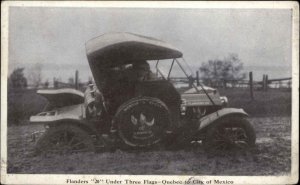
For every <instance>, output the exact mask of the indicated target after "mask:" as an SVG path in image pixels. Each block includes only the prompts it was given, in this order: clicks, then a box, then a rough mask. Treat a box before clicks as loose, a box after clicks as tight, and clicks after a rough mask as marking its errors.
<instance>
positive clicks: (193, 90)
mask: <svg viewBox="0 0 300 185" xmlns="http://www.w3.org/2000/svg"><path fill="white" fill-rule="evenodd" d="M197 88H198V90H199V91H200V93H201V92H203V90H202V88H201V87H200V86H197ZM203 88H204V89H205V90H206V92H208V93H210V92H214V91H216V89H214V88H212V87H208V86H204V85H203ZM193 93H197V91H196V89H195V88H190V89H188V90H186V91H185V92H184V94H193ZM203 93H204V92H203Z"/></svg>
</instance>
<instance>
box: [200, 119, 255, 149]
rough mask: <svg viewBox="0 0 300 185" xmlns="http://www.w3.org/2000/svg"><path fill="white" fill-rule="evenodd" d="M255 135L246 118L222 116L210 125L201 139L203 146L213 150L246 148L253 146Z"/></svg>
mask: <svg viewBox="0 0 300 185" xmlns="http://www.w3.org/2000/svg"><path fill="white" fill-rule="evenodd" d="M255 140H256V135H255V131H254V128H253V127H252V125H251V124H250V123H249V121H248V120H246V119H245V118H241V117H231V118H224V119H223V120H220V121H218V122H217V123H216V124H215V125H213V126H212V127H210V128H209V129H208V131H207V133H206V137H205V139H204V140H203V144H204V147H205V148H206V149H208V150H213V151H225V150H232V149H247V148H251V147H253V146H255Z"/></svg>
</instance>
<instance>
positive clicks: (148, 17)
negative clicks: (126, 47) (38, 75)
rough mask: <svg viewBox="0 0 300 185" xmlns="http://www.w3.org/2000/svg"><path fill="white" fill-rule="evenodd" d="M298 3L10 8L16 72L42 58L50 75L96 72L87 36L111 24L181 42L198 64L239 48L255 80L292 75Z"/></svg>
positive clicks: (191, 61) (112, 27)
mask: <svg viewBox="0 0 300 185" xmlns="http://www.w3.org/2000/svg"><path fill="white" fill-rule="evenodd" d="M291 16H292V14H291V10H287V9H286V10H280V9H277V10H271V9H259V10H258V9H257V10H254V9H248V10H247V9H243V10H242V9H145V8H139V9H134V8H130V9H129V8H127V9H120V8H29V7H24V8H22V7H13V8H10V16H9V72H11V71H12V70H13V69H14V68H16V67H25V70H26V71H25V72H26V74H28V72H29V71H30V68H32V66H33V65H34V64H35V63H41V64H42V69H43V70H42V74H43V80H47V79H48V80H52V79H53V77H60V78H61V79H62V80H67V79H68V78H69V77H72V76H74V73H75V70H76V69H78V70H79V75H80V78H81V80H82V81H87V79H88V77H89V76H91V72H90V69H89V66H88V63H87V58H86V54H85V42H86V41H87V40H89V39H91V38H93V37H95V36H98V35H101V34H103V33H107V32H132V33H137V34H141V35H146V36H151V37H155V38H157V39H161V40H164V41H167V42H169V43H171V44H172V45H174V46H176V47H177V48H178V49H180V50H181V51H182V52H183V54H184V58H185V59H186V60H187V61H188V63H189V64H190V65H191V66H193V67H194V68H198V67H199V66H200V65H201V63H202V62H206V61H207V60H210V59H217V58H219V59H222V58H223V57H226V56H227V55H228V54H229V53H236V54H238V56H239V58H240V59H241V61H242V62H243V63H244V68H245V72H247V71H249V70H252V71H253V72H254V78H255V79H256V80H261V79H262V74H269V78H278V77H290V76H291V64H292V61H291V28H292V22H291V21H292V19H291Z"/></svg>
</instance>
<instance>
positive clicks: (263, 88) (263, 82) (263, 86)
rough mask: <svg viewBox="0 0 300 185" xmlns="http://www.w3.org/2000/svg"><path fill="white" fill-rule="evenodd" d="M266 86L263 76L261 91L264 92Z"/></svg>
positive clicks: (264, 76)
mask: <svg viewBox="0 0 300 185" xmlns="http://www.w3.org/2000/svg"><path fill="white" fill-rule="evenodd" d="M265 86H266V75H265V74H263V79H262V90H263V91H264V90H265V88H266V87H265Z"/></svg>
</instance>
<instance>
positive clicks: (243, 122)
mask: <svg viewBox="0 0 300 185" xmlns="http://www.w3.org/2000/svg"><path fill="white" fill-rule="evenodd" d="M224 125H229V126H235V127H240V128H243V129H244V131H245V133H246V135H247V137H248V143H247V144H248V146H249V147H248V148H252V147H254V146H255V140H256V134H255V130H254V128H253V126H252V125H251V124H250V122H249V121H248V120H247V119H246V118H244V117H225V118H221V119H220V120H218V121H217V122H216V123H215V124H214V125H212V126H211V127H209V128H208V130H207V132H206V134H205V139H203V141H202V143H203V146H204V148H205V149H207V150H212V149H213V146H214V143H213V142H212V141H213V139H214V138H215V135H214V134H215V131H216V129H218V128H219V127H222V126H224Z"/></svg>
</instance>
